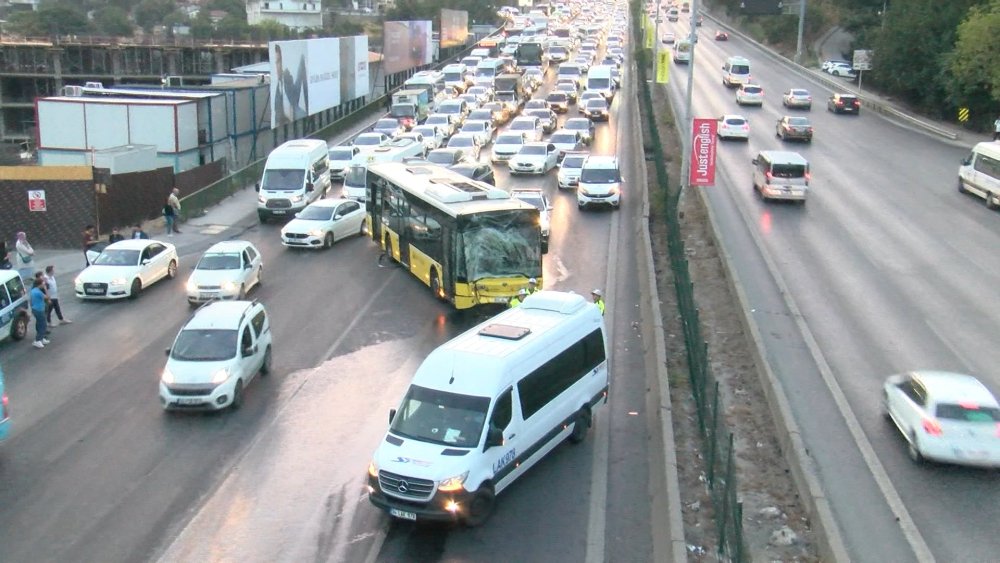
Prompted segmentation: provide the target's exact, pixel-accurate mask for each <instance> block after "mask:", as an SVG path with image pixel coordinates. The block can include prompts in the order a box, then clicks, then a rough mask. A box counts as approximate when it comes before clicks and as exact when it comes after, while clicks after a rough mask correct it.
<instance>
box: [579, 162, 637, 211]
mask: <svg viewBox="0 0 1000 563" xmlns="http://www.w3.org/2000/svg"><path fill="white" fill-rule="evenodd" d="M624 182H625V179H624V178H622V176H621V171H620V170H619V168H618V158H616V157H614V156H588V157H587V160H586V161H585V162H584V163H583V169H582V170H581V171H580V183H579V185H577V188H576V205H577V207H579V208H580V209H581V210H582V209H584V208H586V207H587V206H590V205H610V206H611V207H613V208H615V209H618V206H619V205H621V197H622V194H621V185H622V183H624Z"/></svg>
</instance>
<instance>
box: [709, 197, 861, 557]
mask: <svg viewBox="0 0 1000 563" xmlns="http://www.w3.org/2000/svg"><path fill="white" fill-rule="evenodd" d="M697 192H698V197H699V198H701V202H702V205H704V206H705V210H706V212H707V213H708V218H709V224H710V225H711V227H712V238H713V239H714V242H715V248H716V249H717V250H718V251H719V255H720V256H721V257H722V267H723V270H724V271H725V272H726V278H727V279H728V280H729V284H730V287H731V288H732V290H733V291H734V292H735V293H736V298H737V299H738V300H739V302H740V324H741V325H743V330H745V331H746V332H747V334H748V335H749V336H750V339H751V340H752V341H753V346H751V352H752V354H753V360H754V364H755V365H756V366H757V376H758V378H759V379H760V382H761V387H763V389H764V396H765V397H766V398H767V405H768V408H769V410H770V411H771V417H772V418H773V419H774V422H775V425H776V426H778V428H779V432H778V441H779V442H780V443H781V451H782V452H783V453H784V457H785V461H786V462H787V463H788V466H789V468H790V469H791V472H792V479H794V480H795V486H796V488H797V489H798V490H799V491H800V497H801V498H802V499H803V502H804V503H805V504H806V509H807V510H808V511H809V516H810V522H811V523H812V525H813V529H814V530H815V531H816V533H817V537H818V538H819V541H818V544H819V552H820V557H821V558H822V559H823V560H824V561H850V560H851V557H850V555H849V554H848V551H847V546H846V545H845V544H844V539H843V537H842V536H841V533H840V527H839V526H838V525H837V520H836V518H835V517H834V516H833V510H832V509H831V508H830V503H829V501H827V498H826V495H825V494H824V493H823V487H822V486H821V485H820V482H819V478H818V477H817V473H818V470H817V467H816V464H815V462H813V460H812V458H811V457H810V456H809V454H808V452H807V450H806V446H805V443H804V442H803V441H802V435H801V432H800V431H799V425H798V423H797V422H796V421H795V416H794V415H793V414H792V410H791V406H790V405H789V401H788V396H787V395H786V394H785V390H784V387H783V386H782V385H781V382H780V381H779V380H778V378H777V376H775V375H774V371H772V370H771V365H770V364H769V363H768V362H767V359H766V356H767V354H766V351H765V350H764V349H763V347H764V345H763V344H762V341H763V340H762V338H761V337H760V331H759V330H758V328H757V323H756V322H755V321H754V320H753V316H752V315H751V313H750V305H749V303H748V302H747V297H746V294H745V292H744V291H743V284H742V283H741V282H740V278H739V275H738V274H737V272H736V269H735V268H734V267H733V264H732V258H731V257H730V256H729V252H727V251H726V249H725V247H724V246H723V245H722V244H721V241H722V237H721V236H720V234H719V231H718V227H717V226H716V218H715V212H714V211H713V210H712V207H711V205H710V204H709V202H708V199H707V197H706V196H705V192H704V191H703V190H697Z"/></svg>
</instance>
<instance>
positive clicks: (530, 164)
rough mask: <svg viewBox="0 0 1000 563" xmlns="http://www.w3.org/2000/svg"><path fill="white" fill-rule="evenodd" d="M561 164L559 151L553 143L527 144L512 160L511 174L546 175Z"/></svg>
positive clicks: (510, 165)
mask: <svg viewBox="0 0 1000 563" xmlns="http://www.w3.org/2000/svg"><path fill="white" fill-rule="evenodd" d="M558 162H559V149H557V148H556V146H555V145H553V144H552V143H544V142H543V143H525V144H524V145H522V146H521V150H519V151H517V154H516V155H514V158H512V159H510V162H509V163H508V167H509V168H510V173H511V174H545V173H546V172H548V171H549V170H552V169H553V168H555V167H556V164H557V163H558Z"/></svg>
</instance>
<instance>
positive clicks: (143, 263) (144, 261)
mask: <svg viewBox="0 0 1000 563" xmlns="http://www.w3.org/2000/svg"><path fill="white" fill-rule="evenodd" d="M140 264H142V265H143V266H145V265H147V264H149V258H143V259H142V262H140Z"/></svg>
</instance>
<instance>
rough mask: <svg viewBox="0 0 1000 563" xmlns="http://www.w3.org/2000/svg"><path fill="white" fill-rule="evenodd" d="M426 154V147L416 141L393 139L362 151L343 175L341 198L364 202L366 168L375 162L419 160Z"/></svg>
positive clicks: (366, 180) (366, 181)
mask: <svg viewBox="0 0 1000 563" xmlns="http://www.w3.org/2000/svg"><path fill="white" fill-rule="evenodd" d="M425 154H427V147H425V146H424V144H423V143H422V142H420V141H417V140H416V139H407V138H401V139H393V140H392V141H390V142H389V143H387V144H385V145H382V146H380V147H376V148H374V149H372V150H369V151H364V152H362V153H361V154H359V155H357V156H355V157H354V161H353V162H352V163H351V166H350V167H348V169H347V173H346V174H345V175H344V191H343V193H342V196H341V197H344V198H347V199H353V200H354V201H365V199H366V196H365V190H366V189H367V188H368V166H369V165H371V164H375V163H376V162H403V160H404V159H407V158H419V157H423V156H424V155H425Z"/></svg>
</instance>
